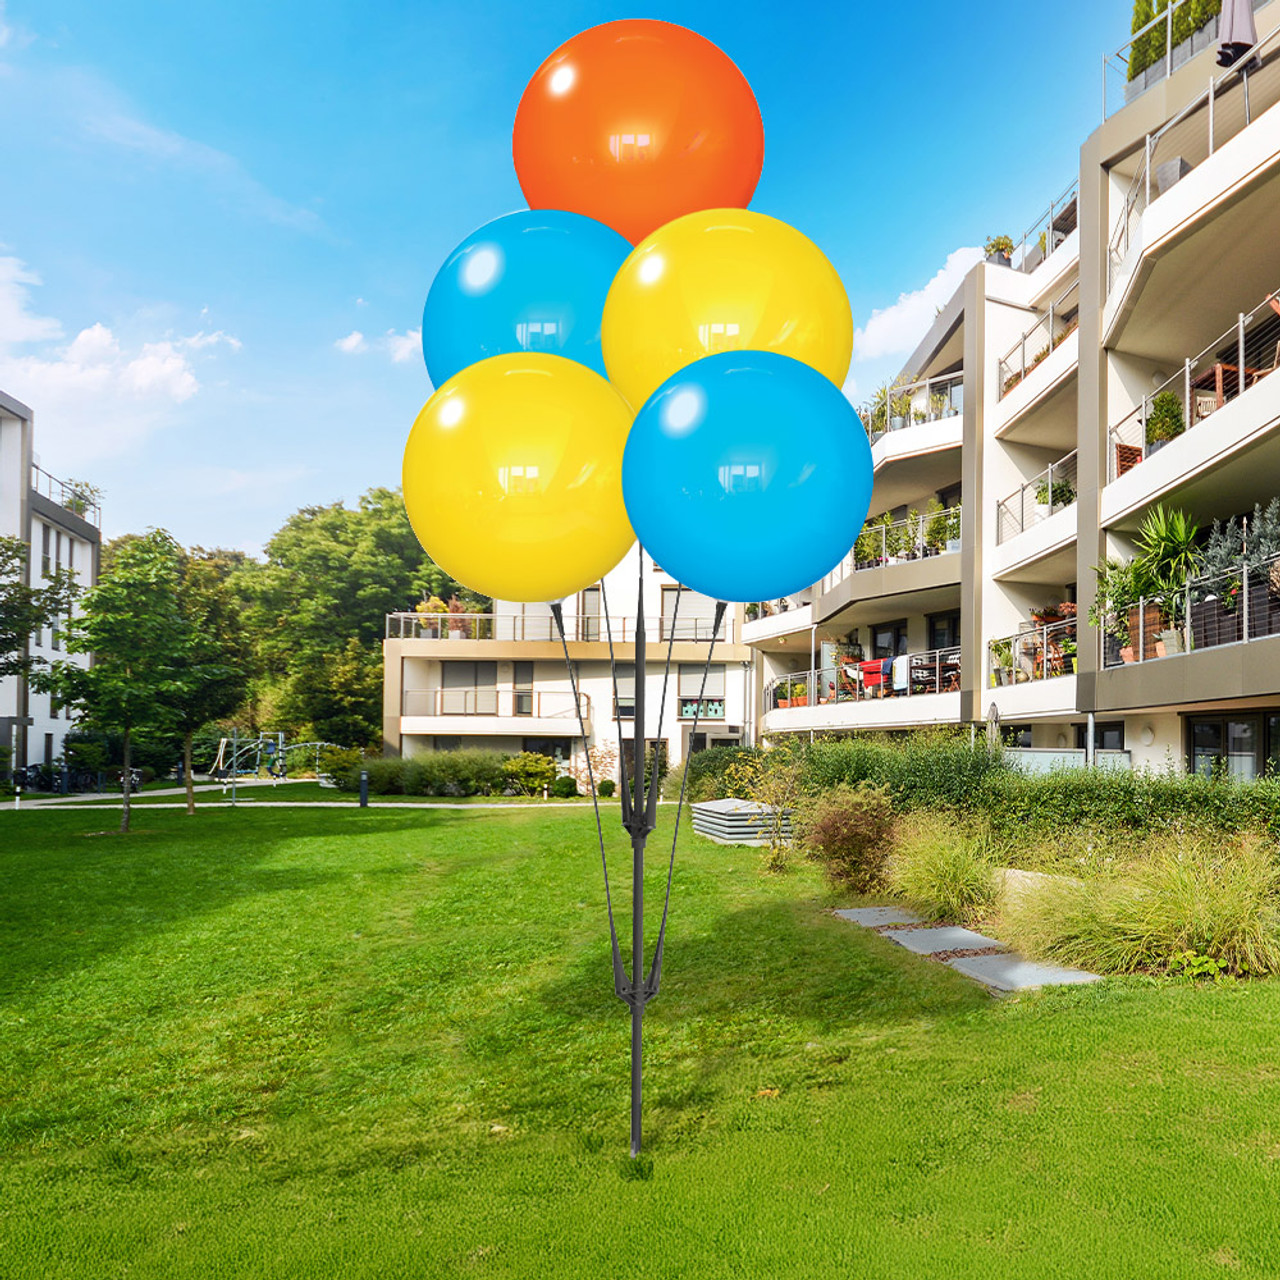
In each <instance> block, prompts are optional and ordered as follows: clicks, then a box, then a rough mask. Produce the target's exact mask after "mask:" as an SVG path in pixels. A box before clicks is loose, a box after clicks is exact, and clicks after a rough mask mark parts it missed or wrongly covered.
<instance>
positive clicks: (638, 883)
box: [631, 552, 658, 1156]
mask: <svg viewBox="0 0 1280 1280" xmlns="http://www.w3.org/2000/svg"><path fill="white" fill-rule="evenodd" d="M635 673H636V674H635V690H636V694H635V707H634V708H633V710H634V713H635V725H634V727H635V739H634V741H635V747H634V748H633V751H632V762H631V767H632V772H633V773H634V775H635V799H634V802H633V803H632V806H631V822H632V826H631V1154H632V1155H633V1156H637V1155H639V1154H640V1097H641V1084H640V1080H641V1060H642V1032H643V1026H644V1000H645V997H644V846H645V841H646V840H647V839H648V838H649V826H648V822H647V818H648V813H649V806H648V804H647V803H646V800H645V780H644V764H645V761H644V754H645V753H644V732H645V725H644V717H645V702H646V698H645V688H646V686H647V684H648V673H647V671H646V670H645V634H644V554H643V552H642V553H641V555H640V574H639V579H638V582H637V584H636V642H635ZM657 763H658V762H657V761H656V760H655V761H654V770H653V773H654V779H653V780H656V775H657V772H658V769H657ZM653 780H651V781H650V786H652V785H653Z"/></svg>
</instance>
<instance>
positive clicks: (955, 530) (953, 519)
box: [947, 502, 961, 551]
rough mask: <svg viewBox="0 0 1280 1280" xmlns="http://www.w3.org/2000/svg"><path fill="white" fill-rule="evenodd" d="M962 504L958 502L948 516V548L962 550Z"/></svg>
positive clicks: (949, 549)
mask: <svg viewBox="0 0 1280 1280" xmlns="http://www.w3.org/2000/svg"><path fill="white" fill-rule="evenodd" d="M960 506H961V504H960V503H959V502H957V503H956V504H955V506H954V507H952V508H951V511H950V513H949V514H948V516H947V550H948V551H959V550H960Z"/></svg>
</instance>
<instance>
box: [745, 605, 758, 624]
mask: <svg viewBox="0 0 1280 1280" xmlns="http://www.w3.org/2000/svg"><path fill="white" fill-rule="evenodd" d="M743 613H744V614H745V615H746V618H747V621H748V622H754V621H755V620H756V619H757V618H758V617H759V616H760V606H759V605H758V604H749V605H747V606H746V608H745V609H743Z"/></svg>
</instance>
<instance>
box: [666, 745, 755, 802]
mask: <svg viewBox="0 0 1280 1280" xmlns="http://www.w3.org/2000/svg"><path fill="white" fill-rule="evenodd" d="M759 754H760V749H759V748H758V747H708V748H707V749H706V750H705V751H695V752H694V753H693V754H692V755H691V756H690V757H689V762H688V769H689V775H688V787H687V790H686V791H685V799H687V800H689V801H690V802H697V801H702V800H725V799H728V797H729V785H728V783H727V782H726V780H725V771H726V770H727V769H728V768H729V766H730V765H731V764H733V763H734V762H735V761H741V760H743V759H745V758H749V757H751V756H757V755H759ZM664 794H665V795H666V797H667V799H668V800H675V799H676V798H678V796H679V795H680V774H679V773H673V774H669V775H668V777H667V780H666V789H665V792H664Z"/></svg>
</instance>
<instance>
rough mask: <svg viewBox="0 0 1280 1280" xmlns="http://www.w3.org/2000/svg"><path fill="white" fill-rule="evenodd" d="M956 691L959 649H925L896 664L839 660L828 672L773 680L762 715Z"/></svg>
mask: <svg viewBox="0 0 1280 1280" xmlns="http://www.w3.org/2000/svg"><path fill="white" fill-rule="evenodd" d="M959 688H960V649H959V647H958V646H955V647H951V648H947V649H930V650H928V651H927V652H924V653H904V654H900V655H899V656H898V657H896V658H872V659H869V660H867V661H855V660H854V659H853V658H842V659H841V660H840V661H839V662H838V663H836V664H835V665H833V666H825V667H820V668H818V669H816V670H811V671H802V672H797V673H795V674H793V675H787V676H779V677H778V678H777V679H775V680H771V681H769V683H768V684H767V685H765V688H764V708H765V710H766V711H778V710H785V709H786V708H788V707H813V706H825V705H827V704H829V703H839V702H866V701H869V700H873V699H880V698H910V697H919V696H921V695H922V694H927V693H955V692H958V691H959Z"/></svg>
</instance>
